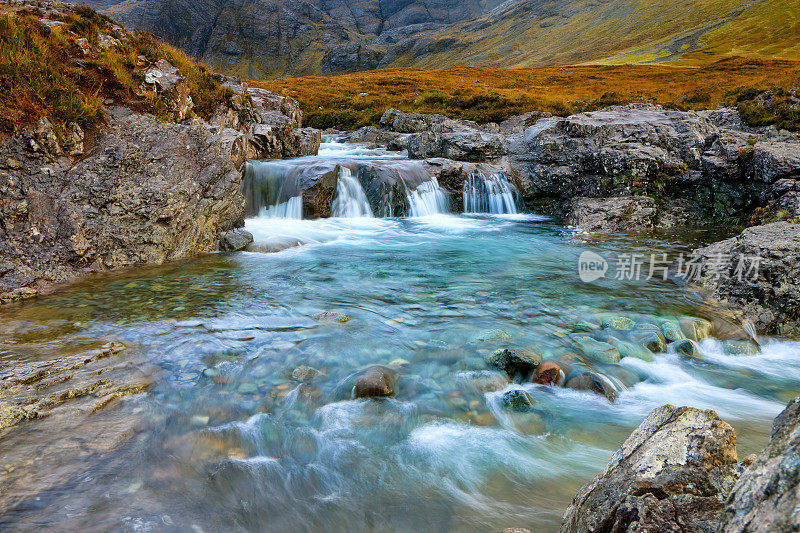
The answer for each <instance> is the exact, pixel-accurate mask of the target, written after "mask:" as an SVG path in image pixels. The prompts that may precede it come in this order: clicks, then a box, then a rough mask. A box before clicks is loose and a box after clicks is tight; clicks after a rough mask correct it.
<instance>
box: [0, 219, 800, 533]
mask: <svg viewBox="0 0 800 533" xmlns="http://www.w3.org/2000/svg"><path fill="white" fill-rule="evenodd" d="M247 229H248V230H250V231H251V232H253V233H254V235H255V237H256V244H257V245H258V246H256V248H258V247H259V246H261V247H263V248H267V249H280V248H282V247H284V246H285V244H286V243H287V242H293V243H295V244H297V243H302V246H293V247H289V248H286V249H283V251H280V252H278V253H258V252H245V253H238V254H233V255H213V256H209V257H205V258H201V259H198V260H195V261H192V262H188V263H182V264H175V265H169V266H166V267H162V268H156V269H148V270H144V271H139V272H137V273H131V274H128V275H123V276H115V277H104V278H96V279H94V280H90V281H87V282H85V283H82V284H79V285H77V286H76V287H74V288H72V289H69V290H67V291H65V292H62V293H59V294H56V295H53V296H50V297H47V298H42V299H40V300H38V301H35V302H31V303H28V304H25V305H21V306H17V307H9V308H7V310H4V313H3V315H2V317H0V326H2V327H3V331H6V332H8V331H14V332H16V333H6V334H5V335H4V337H3V339H2V341H3V344H2V347H0V364H10V363H12V362H13V361H14V360H15V359H19V358H20V357H22V356H28V357H33V356H34V355H32V354H33V353H35V351H36V346H37V345H42V346H44V345H47V346H53V345H56V344H58V343H69V342H79V341H80V340H81V339H91V338H96V337H100V336H114V337H116V338H119V339H122V340H124V341H125V342H126V343H128V344H130V345H133V346H139V347H141V349H142V350H143V351H144V353H145V355H146V357H147V358H148V359H149V360H150V361H152V362H153V363H155V364H156V365H158V366H159V367H160V368H162V369H163V372H162V373H161V374H160V376H159V381H158V382H157V384H156V386H155V387H154V388H153V389H152V390H151V392H150V393H149V394H147V395H146V396H145V397H143V398H134V399H129V400H126V402H125V404H124V405H123V410H124V409H129V410H134V411H136V412H138V413H139V414H140V415H141V416H142V417H143V422H142V423H141V425H140V426H139V427H138V428H137V429H136V434H135V436H134V439H133V441H132V444H130V445H128V446H127V447H125V448H124V449H122V450H120V451H118V452H116V453H115V454H112V455H111V456H108V455H104V456H94V458H93V459H92V460H90V461H89V462H88V463H86V464H85V467H84V468H85V474H84V475H83V476H80V477H79V479H75V480H73V482H72V483H70V484H68V485H66V486H63V485H62V486H59V487H57V488H56V489H54V490H52V491H50V492H48V493H46V494H40V495H38V496H37V498H31V499H29V500H28V501H26V503H25V504H24V505H21V506H19V507H18V508H16V509H14V510H12V511H11V512H7V513H6V515H5V517H4V518H3V519H2V520H3V521H2V522H0V523H2V524H3V525H5V526H8V527H15V528H19V529H36V528H38V527H42V526H55V527H58V528H65V529H73V530H75V529H90V530H91V529H113V528H118V529H122V530H136V531H147V530H164V529H174V530H184V529H189V528H190V527H193V526H197V527H199V528H201V529H202V530H204V531H216V530H251V531H256V530H265V531H348V532H350V531H476V530H477V531H499V530H502V529H503V528H504V527H511V526H520V527H528V528H530V529H532V530H535V531H553V530H556V529H557V528H558V524H559V521H560V516H561V515H562V513H563V511H564V509H565V508H566V506H567V505H568V503H569V501H570V499H571V498H572V497H573V496H574V494H575V492H576V491H577V489H578V488H579V487H580V486H581V485H582V484H583V483H585V482H586V481H588V480H589V479H590V478H591V477H592V476H593V475H594V474H596V473H597V472H598V471H600V470H601V469H602V468H603V466H604V465H605V463H606V462H607V460H608V459H609V457H610V455H611V453H612V452H613V451H614V450H616V449H617V447H618V446H619V444H620V443H621V442H622V441H623V440H624V439H625V438H626V437H627V436H628V434H629V433H630V431H631V430H632V429H633V428H635V427H636V426H637V425H638V424H639V422H640V421H641V419H642V418H643V417H644V416H645V415H646V414H647V413H648V412H649V411H650V410H651V409H653V408H654V407H656V406H659V405H662V404H664V403H674V404H679V405H690V406H695V407H707V408H714V409H716V410H717V411H718V412H719V413H720V415H721V416H722V417H723V418H725V419H726V420H727V421H729V422H730V423H732V424H733V425H734V426H735V427H736V429H737V434H738V437H739V450H740V455H741V456H744V455H745V454H747V453H750V452H753V451H755V450H757V449H759V448H761V447H762V446H763V445H764V444H765V443H766V439H767V435H768V432H769V427H770V425H771V421H772V418H773V417H774V416H775V415H777V414H778V413H779V412H780V411H781V409H782V407H783V405H784V404H785V402H786V401H788V399H789V398H791V397H793V396H794V395H795V394H796V392H797V390H798V384H800V345H799V344H797V343H791V342H785V341H779V340H769V341H767V342H766V344H765V346H764V349H763V353H762V354H761V355H758V356H731V355H726V354H724V353H723V351H722V348H721V342H720V341H719V340H714V339H710V340H707V341H705V342H704V343H703V346H702V348H703V351H704V355H705V357H704V359H703V360H685V359H682V358H679V357H678V356H676V355H674V354H662V355H657V356H656V357H655V358H656V360H655V361H654V362H644V361H640V360H638V359H630V358H626V359H623V361H622V363H621V364H619V365H606V366H603V365H598V370H600V371H602V372H604V373H606V374H607V375H609V376H611V377H612V378H613V379H615V380H616V381H617V382H618V383H619V384H621V386H623V387H625V388H624V390H622V391H621V392H620V395H619V398H618V400H617V401H616V402H615V403H613V404H610V403H609V402H608V401H606V400H605V399H604V398H602V397H599V396H596V395H594V394H592V393H590V392H580V391H574V390H567V389H549V388H543V387H540V386H536V385H530V384H529V385H525V388H526V389H527V390H528V391H529V392H530V393H531V394H532V395H533V397H534V398H535V400H536V402H537V403H536V406H535V407H536V410H535V411H534V412H532V413H513V414H511V413H508V412H506V411H504V410H503V409H502V407H501V404H500V397H501V395H502V392H503V390H505V389H504V388H503V387H504V385H502V384H501V385H500V389H499V390H494V389H496V388H497V387H492V386H491V384H492V383H497V380H498V376H497V374H493V373H491V372H490V371H488V369H487V368H486V366H485V364H484V363H483V356H484V355H485V354H487V353H489V352H490V351H492V350H494V349H495V348H497V347H499V346H502V345H506V344H508V345H511V346H518V347H523V348H532V349H536V350H538V351H541V352H542V353H543V354H545V355H546V356H548V355H549V354H557V353H559V350H564V349H565V344H564V343H565V342H566V341H565V338H566V337H565V336H566V335H568V334H570V333H572V332H574V331H576V324H577V323H578V322H579V321H581V320H586V319H588V318H589V317H591V316H594V315H595V314H597V313H603V312H612V313H615V314H625V315H629V316H636V317H638V318H640V319H641V320H647V319H648V317H651V318H652V317H669V316H680V315H690V316H701V317H705V318H708V319H710V320H712V321H714V322H715V324H716V325H717V326H718V330H719V331H722V330H724V329H725V328H730V325H729V324H728V323H727V322H726V321H725V316H726V313H725V311H724V310H723V309H714V308H710V307H708V306H707V305H706V304H704V303H703V302H702V301H701V300H700V299H699V298H698V297H697V295H695V294H693V293H691V292H689V291H687V290H686V289H685V288H684V287H682V286H681V285H680V284H678V283H675V282H672V281H660V282H659V281H653V280H651V281H644V280H642V281H640V282H624V281H617V280H613V279H606V280H601V281H598V282H596V283H594V284H585V283H582V282H581V281H580V280H579V278H578V275H577V270H576V266H577V258H578V256H579V254H580V253H581V252H582V251H584V250H593V251H596V252H600V253H612V252H613V254H617V253H631V252H639V251H643V252H647V253H651V252H652V253H658V252H670V253H675V252H679V251H686V250H690V249H692V248H694V247H695V246H696V245H698V244H703V243H705V242H710V241H712V240H714V237H713V236H705V235H703V234H692V235H670V234H661V235H653V236H635V237H631V236H628V237H618V238H612V239H609V240H605V241H602V242H590V243H587V242H583V241H580V240H576V239H575V238H574V237H573V235H572V234H571V233H569V232H568V231H567V230H565V229H564V228H563V227H560V226H558V225H556V224H554V223H553V222H551V221H549V220H547V219H544V218H542V217H536V216H530V215H527V216H526V215H517V216H504V217H499V216H494V217H493V216H469V217H468V216H434V217H421V218H415V219H368V218H361V219H327V220H319V221H298V220H275V219H272V220H270V219H251V220H249V221H248V222H247ZM276 243H278V244H277V245H276ZM325 311H335V312H343V313H347V314H348V315H349V316H350V320H349V321H348V322H346V323H339V322H336V321H320V320H317V319H315V318H314V317H315V316H316V315H318V314H319V313H321V312H325ZM653 320H654V318H653ZM19 324H25V325H26V326H25V327H24V328H19V327H12V326H14V325H16V326H18V325H19ZM494 329H502V330H503V331H505V332H507V333H508V334H509V335H510V337H511V340H510V341H508V342H502V341H480V340H479V339H480V338H481V337H482V336H484V333H485V332H486V331H489V330H494ZM23 343H24V350H25V353H24V354H23V352H22V348H21V345H22V344H23ZM398 358H402V359H404V360H406V361H407V362H408V363H407V364H406V365H403V368H402V369H401V370H400V381H399V386H398V393H397V396H396V398H395V399H391V400H386V401H365V400H357V401H353V400H350V394H351V389H352V386H353V382H354V379H355V376H356V375H357V374H358V372H359V371H360V370H362V369H363V368H365V367H366V366H368V365H370V364H389V363H391V362H392V361H394V360H395V359H398ZM300 365H309V366H311V367H314V368H316V369H318V370H320V371H321V372H323V375H321V376H320V377H319V378H318V379H316V380H315V381H314V382H313V383H312V384H311V385H301V384H299V383H298V382H297V381H294V380H293V379H292V371H293V370H294V369H295V368H297V367H298V366H300ZM74 431H75V428H71V427H68V428H64V433H65V435H66V434H69V433H71V432H74ZM15 445H17V446H19V447H20V448H18V449H17V453H28V454H30V456H31V457H36V456H37V453H38V451H37V443H35V442H25V441H24V440H22V441H20V440H19V439H17V441H16V442H15ZM26 446H27V447H29V450H26ZM0 448H2V442H0ZM20 450H23V451H20ZM63 461H69V458H68V457H65V458H64V459H63Z"/></svg>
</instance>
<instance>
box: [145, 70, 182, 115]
mask: <svg viewBox="0 0 800 533" xmlns="http://www.w3.org/2000/svg"><path fill="white" fill-rule="evenodd" d="M144 89H145V90H147V89H152V90H154V91H155V92H156V93H157V94H158V95H159V96H160V97H161V99H162V100H163V101H164V103H165V104H166V105H167V109H168V110H169V112H170V113H171V115H172V118H173V119H174V120H176V121H178V122H180V121H182V120H185V119H186V118H188V117H189V113H190V112H191V110H192V108H193V107H194V102H193V101H192V97H191V96H190V92H191V90H190V88H189V83H188V82H187V81H186V77H185V76H183V75H182V74H181V71H180V70H179V69H178V68H177V67H175V66H173V65H172V64H170V63H169V61H167V60H165V59H160V60H159V61H158V62H156V63H155V64H154V65H151V66H150V67H149V68H148V69H147V70H146V71H145V73H144Z"/></svg>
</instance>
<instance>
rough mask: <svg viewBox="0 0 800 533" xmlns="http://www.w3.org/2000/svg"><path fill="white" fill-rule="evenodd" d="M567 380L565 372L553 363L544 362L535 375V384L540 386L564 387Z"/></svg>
mask: <svg viewBox="0 0 800 533" xmlns="http://www.w3.org/2000/svg"><path fill="white" fill-rule="evenodd" d="M565 379H566V376H565V375H564V371H563V370H561V367H559V366H558V365H557V364H556V363H554V362H553V361H545V362H543V363H542V364H541V365H539V366H538V367H537V368H536V371H535V372H534V373H533V382H534V383H537V384H539V385H554V386H557V387H563V386H564V382H565Z"/></svg>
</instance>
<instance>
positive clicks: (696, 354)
mask: <svg viewBox="0 0 800 533" xmlns="http://www.w3.org/2000/svg"><path fill="white" fill-rule="evenodd" d="M670 346H672V348H673V349H674V350H675V353H676V354H678V355H682V356H684V357H692V358H694V359H699V358H700V357H701V355H700V347H699V346H697V343H696V342H694V341H691V340H689V339H683V340H680V341H675V342H673V343H672V344H671V345H670Z"/></svg>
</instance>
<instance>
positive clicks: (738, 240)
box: [690, 222, 800, 338]
mask: <svg viewBox="0 0 800 533" xmlns="http://www.w3.org/2000/svg"><path fill="white" fill-rule="evenodd" d="M694 254H695V255H696V256H697V257H698V258H699V264H701V265H702V266H703V267H702V269H701V271H700V272H699V279H698V280H697V283H698V285H699V286H700V287H701V288H703V289H705V290H706V291H708V292H710V293H711V294H712V295H713V296H714V297H715V298H717V299H719V300H722V301H725V302H727V303H728V304H730V305H732V306H733V307H734V308H736V309H738V310H740V311H741V313H742V315H743V317H744V319H746V320H748V321H751V322H752V323H753V324H754V325H755V326H756V329H757V330H758V331H759V332H763V333H767V334H777V335H782V336H791V337H797V336H799V335H800V224H793V223H789V222H775V223H772V224H766V225H764V226H756V227H752V228H747V229H746V230H744V231H743V232H742V234H741V235H739V236H738V237H734V238H731V239H727V240H724V241H722V242H718V243H716V244H713V245H711V246H708V247H706V248H702V249H700V250H695V252H694ZM690 338H691V337H690Z"/></svg>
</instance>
